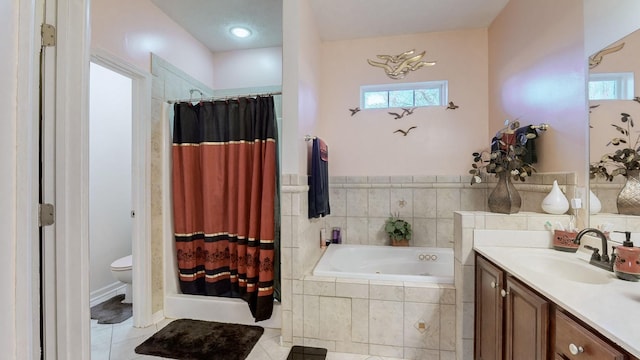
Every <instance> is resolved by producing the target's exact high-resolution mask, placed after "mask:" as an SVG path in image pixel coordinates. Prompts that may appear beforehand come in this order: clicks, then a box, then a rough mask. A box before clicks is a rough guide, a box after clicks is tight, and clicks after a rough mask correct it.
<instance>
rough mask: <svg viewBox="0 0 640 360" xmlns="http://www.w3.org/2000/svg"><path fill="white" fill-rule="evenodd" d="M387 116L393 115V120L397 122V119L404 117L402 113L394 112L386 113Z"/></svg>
mask: <svg viewBox="0 0 640 360" xmlns="http://www.w3.org/2000/svg"><path fill="white" fill-rule="evenodd" d="M388 114H389V115H393V119H394V120H398V119H402V117H403V116H404V111H403V112H402V113H400V114H398V113H396V112H388Z"/></svg>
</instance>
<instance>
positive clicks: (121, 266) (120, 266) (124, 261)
mask: <svg viewBox="0 0 640 360" xmlns="http://www.w3.org/2000/svg"><path fill="white" fill-rule="evenodd" d="M132 264H133V257H132V256H131V255H127V256H125V257H121V258H120V259H118V260H116V261H114V262H112V263H111V268H112V269H114V270H130V269H131V266H132Z"/></svg>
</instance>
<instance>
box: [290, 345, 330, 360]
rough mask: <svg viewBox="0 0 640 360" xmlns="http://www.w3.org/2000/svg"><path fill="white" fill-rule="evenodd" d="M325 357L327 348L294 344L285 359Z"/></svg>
mask: <svg viewBox="0 0 640 360" xmlns="http://www.w3.org/2000/svg"><path fill="white" fill-rule="evenodd" d="M326 358H327V349H323V348H316V347H309V346H294V347H292V348H291V351H289V356H287V360H325V359H326Z"/></svg>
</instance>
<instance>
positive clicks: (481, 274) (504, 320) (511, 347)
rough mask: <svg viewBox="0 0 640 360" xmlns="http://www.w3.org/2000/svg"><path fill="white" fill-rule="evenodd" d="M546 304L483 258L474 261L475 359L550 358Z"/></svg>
mask: <svg viewBox="0 0 640 360" xmlns="http://www.w3.org/2000/svg"><path fill="white" fill-rule="evenodd" d="M548 331H549V302H548V301H547V300H546V299H544V298H542V297H540V296H538V295H537V294H535V293H534V292H532V291H531V290H529V289H528V288H527V287H526V286H525V285H524V284H522V283H520V282H519V281H518V280H516V279H515V278H513V277H511V276H509V275H507V274H506V273H505V272H504V271H503V270H501V269H500V268H498V267H497V266H495V265H493V264H492V263H490V262H489V261H487V260H485V259H484V258H481V257H477V259H476V324H475V337H476V338H475V339H476V342H475V344H476V345H475V358H476V359H482V360H503V359H504V360H528V359H531V360H546V359H548V358H549V356H548V353H549V350H548V349H549V346H548Z"/></svg>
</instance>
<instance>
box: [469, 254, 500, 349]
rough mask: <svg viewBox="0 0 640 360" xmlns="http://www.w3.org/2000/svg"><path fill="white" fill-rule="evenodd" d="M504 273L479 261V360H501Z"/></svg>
mask: <svg viewBox="0 0 640 360" xmlns="http://www.w3.org/2000/svg"><path fill="white" fill-rule="evenodd" d="M503 282H504V273H503V272H502V270H500V269H499V268H497V267H496V266H494V265H493V264H491V263H490V262H488V261H486V260H485V259H483V258H481V257H477V258H476V314H475V316H476V324H475V358H476V360H502V311H503V309H502V303H503V300H502V296H501V295H500V290H502V285H503Z"/></svg>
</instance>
